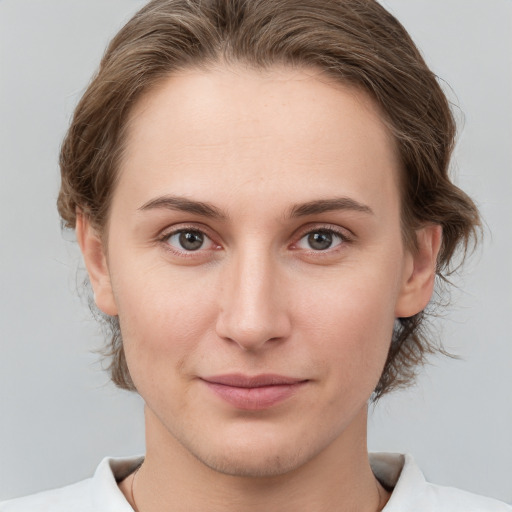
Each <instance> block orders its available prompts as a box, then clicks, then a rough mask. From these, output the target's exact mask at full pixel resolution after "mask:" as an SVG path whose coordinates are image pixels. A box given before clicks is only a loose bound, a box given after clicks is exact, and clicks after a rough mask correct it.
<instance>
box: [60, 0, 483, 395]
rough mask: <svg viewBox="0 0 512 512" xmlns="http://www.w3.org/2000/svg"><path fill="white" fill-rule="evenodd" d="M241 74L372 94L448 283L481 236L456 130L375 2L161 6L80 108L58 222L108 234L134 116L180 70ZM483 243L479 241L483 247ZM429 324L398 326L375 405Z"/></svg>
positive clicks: (404, 377) (126, 379) (408, 375)
mask: <svg viewBox="0 0 512 512" xmlns="http://www.w3.org/2000/svg"><path fill="white" fill-rule="evenodd" d="M220 61H223V62H227V63H230V62H239V63H243V64H245V65H248V66H252V67H255V68H259V69H264V68H267V67H269V66H272V65H276V64H284V65H289V66H300V67H303V66H307V67H315V68H319V69H321V70H323V71H324V73H326V74H327V75H328V76H330V77H331V78H334V80H336V81H338V82H341V83H345V84H351V85H355V86H356V87H358V88H360V89H362V90H364V91H366V92H367V93H368V94H369V95H370V96H371V97H373V99H374V101H375V102H376V103H377V104H378V105H379V107H380V109H381V111H382V112H383V116H384V117H385V121H386V123H387V124H388V126H389V128H390V130H391V132H392V134H393V135H394V138H395V140H396V144H397V147H398V152H399V155H400V158H401V162H402V171H403V172H402V191H401V192H402V223H403V233H404V240H405V242H406V243H407V244H408V246H409V247H412V248H414V245H415V236H414V230H415V229H417V228H418V227H419V226H421V225H423V224H426V223H435V224H439V225H441V226H442V228H443V241H442V246H441V251H440V254H439V258H438V266H437V275H438V278H440V279H441V280H444V279H446V276H447V275H449V272H450V268H451V267H450V262H451V261H452V259H453V256H454V254H455V253H456V249H457V248H458V247H462V248H463V249H464V251H463V252H464V253H465V251H466V250H467V248H468V244H469V242H470V240H471V239H472V237H473V236H475V235H476V234H477V229H478V227H479V225H480V220H479V215H478V210H477V209H476V207H475V205H474V203H473V202H472V201H471V199H470V198H469V197H468V196H467V195H466V194H464V192H462V191H461V190H460V189H458V188H457V187H456V186H455V185H454V184H453V183H452V182H451V181H450V179H449V175H448V166H449V161H450V156H451V152H452V149H453V145H454V137H455V122H454V119H453V116H452V113H451V111H450V108H449V104H448V101H447V99H446V97H445V95H444V94H443V92H442V90H441V87H440V86H439V84H438V81H437V79H436V76H435V75H434V74H433V73H432V71H430V69H429V68H428V67H427V65H426V64H425V62H424V60H423V58H422V57H421V55H420V53H419V51H418V49H417V48H416V46H415V45H414V43H413V42H412V40H411V38H410V37H409V35H408V34H407V32H406V31H405V29H404V28H403V26H402V25H401V24H400V23H399V22H398V21H397V20H396V19H395V18H394V17H393V16H392V15H391V14H390V13H388V12H387V11H386V10H385V9H384V8H383V7H382V6H381V5H380V4H379V3H377V2H376V1H374V0H153V1H152V2H150V3H148V4H147V5H146V6H145V7H144V8H142V9H141V10H140V11H139V12H138V13H137V14H136V15H135V16H134V17H133V18H132V19H131V20H130V21H129V22H128V23H127V24H126V25H125V26H124V28H122V29H121V31H120V32H119V33H118V34H117V35H116V36H115V38H114V39H113V40H112V42H111V43H110V45H109V46H108V48H107V50H106V53H105V55H104V57H103V59H102V61H101V65H100V68H99V71H98V73H97V75H96V76H95V77H94V79H93V80H92V82H91V84H90V85H89V87H88V89H87V91H86V92H85V94H84V95H83V97H82V99H81V101H80V103H79V104H78V106H77V108H76V110H75V114H74V117H73V121H72V124H71V127H70V128H69V131H68V134H67V136H66V138H65V140H64V143H63V146H62V152H61V159H60V165H61V172H62V186H61V190H60V194H59V198H58V208H59V213H60V215H61V217H62V219H63V224H64V225H65V226H66V227H69V228H74V226H75V222H76V214H77V211H81V212H83V213H84V214H85V215H87V216H88V217H89V219H90V221H91V223H92V224H93V225H94V226H95V227H96V228H97V229H98V230H99V231H100V232H102V229H103V228H104V227H105V223H106V221H107V219H108V213H109V206H110V204H111V198H112V194H113V191H114V188H115V183H116V175H117V171H118V162H119V158H120V155H121V152H122V147H123V140H124V133H123V131H124V127H125V125H126V120H127V116H128V115H129V113H130V110H131V108H132V106H133V105H134V103H135V102H136V101H137V100H138V99H139V98H140V96H141V94H142V93H144V92H146V91H147V90H148V89H149V88H151V87H152V86H154V85H155V84H156V83H157V82H158V81H159V80H161V79H162V78H164V77H166V76H168V75H169V74H170V73H173V72H174V71H176V70H178V69H183V68H187V67H198V66H208V65H211V64H214V63H216V62H220ZM475 239H476V238H475ZM108 321H109V323H110V327H111V333H110V335H111V341H110V346H109V351H108V353H109V355H110V356H112V362H111V366H110V371H111V376H112V380H113V381H114V382H115V383H116V384H117V385H118V386H120V387H122V388H125V389H134V386H133V382H132V380H131V378H130V374H129V371H128V368H127V365H126V360H125V357H124V352H123V345H122V338H121V333H120V331H119V323H118V321H117V318H110V319H108ZM437 350H439V347H438V345H437V343H435V342H434V341H433V340H432V339H431V338H429V337H428V336H427V335H426V334H425V330H424V312H421V313H419V314H417V315H415V316H413V317H410V318H400V319H398V320H397V322H396V328H395V331H394V333H393V339H392V340H391V344H390V350H389V355H388V359H387V361H386V364H385V367H384V371H383V373H382V376H381V379H380V381H379V383H378V386H377V388H376V389H375V393H374V397H376V398H378V397H380V396H381V395H382V394H384V393H386V392H388V391H390V390H391V389H393V388H396V387H400V386H405V385H406V384H408V383H409V382H411V381H412V379H413V378H414V376H415V373H416V368H417V367H418V365H420V364H422V363H423V362H424V361H425V357H426V355H427V354H430V353H433V352H435V351H437Z"/></svg>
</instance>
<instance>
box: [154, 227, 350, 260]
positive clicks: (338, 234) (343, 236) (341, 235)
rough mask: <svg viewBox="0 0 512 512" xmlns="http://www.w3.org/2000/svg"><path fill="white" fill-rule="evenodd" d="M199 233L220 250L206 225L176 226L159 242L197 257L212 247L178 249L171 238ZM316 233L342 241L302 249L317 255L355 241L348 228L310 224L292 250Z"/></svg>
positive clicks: (177, 252)
mask: <svg viewBox="0 0 512 512" xmlns="http://www.w3.org/2000/svg"><path fill="white" fill-rule="evenodd" d="M187 232H190V233H199V234H202V235H203V236H204V237H205V239H207V240H209V241H210V243H212V244H214V245H215V248H214V249H213V250H218V249H220V248H221V245H220V244H218V243H216V242H215V241H214V239H213V237H212V236H210V235H209V234H208V232H207V230H206V229H205V228H204V227H198V226H180V227H179V228H175V229H173V230H171V231H165V232H164V233H163V234H162V235H161V236H159V237H158V240H157V241H158V242H160V243H162V244H164V247H165V249H166V250H168V251H170V252H172V253H173V254H175V255H177V256H179V257H182V258H194V257H197V255H198V254H201V253H204V251H205V250H211V249H202V247H200V248H198V249H197V250H187V249H182V250H180V249H177V248H175V247H173V246H172V245H171V244H170V243H169V240H170V238H171V237H173V236H175V235H179V234H181V233H187ZM314 233H323V234H328V235H331V236H332V237H333V238H338V239H339V240H340V242H339V243H338V244H336V245H335V246H334V247H328V248H326V249H313V248H308V249H302V250H303V251H305V252H307V253H308V254H314V255H316V256H320V257H322V256H327V255H328V254H332V253H333V252H335V251H339V250H341V248H340V246H342V247H343V246H345V245H346V244H350V243H351V242H353V236H352V235H351V234H350V235H349V234H348V233H347V230H341V229H340V228H338V227H334V226H331V225H329V226H326V225H320V226H318V227H317V226H310V227H308V228H307V229H304V230H302V231H301V233H300V236H299V237H297V238H296V241H295V242H293V243H292V244H290V246H289V247H290V248H291V249H292V250H301V248H299V247H297V245H298V244H299V243H300V242H301V240H303V239H304V238H306V237H307V236H309V235H311V234H314Z"/></svg>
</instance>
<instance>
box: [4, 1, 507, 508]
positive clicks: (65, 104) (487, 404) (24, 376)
mask: <svg viewBox="0 0 512 512" xmlns="http://www.w3.org/2000/svg"><path fill="white" fill-rule="evenodd" d="M142 3H143V2H141V1H138V0H87V1H84V0H82V1H74V0H44V1H42V0H3V1H2V2H0V173H1V182H0V245H1V252H0V289H1V294H0V348H1V350H0V499H5V498H8V497H14V496H18V495H22V494H26V493H30V492H34V491H38V490H41V489H45V488H50V487H55V486H60V485H64V484H67V483H70V482H73V481H76V480H78V479H81V478H85V477H87V476H89V475H90V474H91V473H92V471H93V470H94V468H95V466H96V465H97V463H98V462H99V460H100V459H101V458H102V457H103V456H105V455H107V454H108V455H129V454H133V453H140V452H142V451H143V450H144V439H143V417H142V404H141V401H140V399H139V398H138V397H136V396H134V395H131V394H129V393H126V392H122V391H119V390H116V389H115V388H114V387H113V386H112V385H110V384H109V383H108V379H107V377H106V374H104V373H102V371H101V365H100V364H99V363H98V356H97V355H95V354H94V353H92V352H91V351H92V350H94V349H95V348H98V347H99V346H100V345H101V336H100V335H99V333H98V330H97V327H96V326H95V325H94V323H93V322H92V321H90V320H89V313H88V310H87V307H86V306H85V305H84V304H83V303H81V301H80V299H79V298H78V297H77V294H76V288H77V282H80V279H81V278H80V277H78V278H77V269H78V268H79V267H80V257H79V254H78V251H77V248H76V245H75V243H74V242H73V241H72V240H65V237H64V238H63V236H62V235H61V232H60V229H59V220H58V217H57V214H56V211H55V207H54V204H55V199H56V194H57V188H58V167H57V160H56V159H57V154H58V149H59V144H60V141H61V138H62V136H63V134H64V132H65V129H66V126H67V124H68V121H69V117H70V114H71V112H72V109H73V106H74V105H75V103H76V101H77V99H78V98H79V96H80V94H81V92H83V90H84V87H85V85H86V84H87V82H88V80H89V78H90V76H91V74H92V72H93V70H94V69H95V68H96V66H97V64H98V62H99V58H100V56H101V54H102V52H103V49H104V47H105V45H106V43H107V41H108V40H109V38H110V37H111V36H112V35H113V34H114V33H115V32H116V31H117V30H118V29H119V28H120V27H121V25H122V24H123V22H124V21H126V20H127V19H128V18H129V16H130V15H131V14H132V13H133V12H134V11H135V10H136V9H137V8H138V7H139V6H140V5H142ZM385 4H386V5H387V6H388V7H390V8H391V10H392V11H393V12H394V13H395V14H396V15H397V16H398V18H399V19H400V20H401V21H402V22H403V23H404V25H405V26H406V27H407V28H408V29H409V31H410V32H411V34H412V36H413V37H414V38H415V40H416V41H417V43H418V44H419V46H420V48H421V49H422V51H423V52H424V55H425V57H426V59H427V61H428V62H429V63H430V65H431V66H432V67H433V69H434V70H435V71H436V73H437V74H438V75H439V76H441V77H442V78H443V79H444V80H446V82H447V83H448V84H450V86H451V88H452V89H453V91H455V92H453V91H452V90H451V89H449V88H448V87H447V90H448V92H449V94H450V97H451V99H452V100H453V101H454V102H455V103H457V104H458V105H459V106H460V109H461V111H462V112H464V115H462V113H461V112H460V111H459V113H458V114H457V115H458V117H459V119H460V121H461V135H460V141H459V144H458V146H457V150H456V163H455V165H454V171H455V172H456V174H457V176H458V178H457V180H458V182H459V183H460V184H461V186H462V187H463V188H464V189H465V190H467V191H468V192H469V193H471V194H472V195H473V196H474V197H475V198H476V200H477V201H478V203H479V205H480V207H481V209H482V212H483V214H484V217H485V219H486V222H487V224H488V231H489V232H491V233H492V235H491V234H489V233H488V235H487V237H486V241H485V244H484V248H483V250H482V251H481V252H479V253H478V255H477V257H476V258H474V260H473V262H472V263H471V264H470V265H469V266H468V268H467V269H466V270H467V273H466V277H465V278H464V280H463V281H461V280H459V281H458V283H459V286H460V291H459V292H458V293H456V294H455V296H454V300H455V303H456V306H454V307H452V308H451V309H450V310H449V311H448V312H447V314H446V317H445V318H443V319H441V320H440V322H439V324H440V325H441V326H442V336H443V340H444V342H445V345H446V346H447V348H448V349H451V350H452V351H455V352H456V353H458V354H460V355H461V356H462V358H463V361H452V360H444V359H442V358H436V359H435V360H434V361H433V365H432V366H430V367H428V368H427V369H426V371H424V372H423V374H422V376H421V377H420V379H419V381H418V385H417V386H416V387H414V388H412V389H410V390H408V391H406V392H402V393H398V394H395V395H393V396H391V397H389V398H387V399H384V400H383V401H382V402H381V403H380V404H379V405H378V407H377V409H376V410H375V411H374V413H373V414H372V416H371V418H370V425H369V426H370V439H369V446H370V449H371V450H374V451H376V450H382V451H400V452H410V453H412V454H413V455H414V456H415V458H416V459H417V461H418V462H419V464H420V466H421V467H422V468H423V470H424V472H425V473H426V475H427V477H428V478H429V479H430V480H432V481H435V482H437V483H441V484H447V485H453V486H457V487H461V488H464V489H468V490H471V491H473V492H478V493H481V494H486V495H490V496H495V497H497V498H500V499H502V500H504V501H508V502H512V464H511V463H510V461H511V460H512V443H511V440H510V437H511V436H510V432H511V431H512V371H511V362H512V335H511V332H512V299H511V297H512V292H511V289H512V270H511V268H512V264H511V261H512V259H511V257H512V236H511V232H510V231H511V229H510V226H511V222H512V200H511V196H512V172H511V167H510V166H511V162H512V150H511V147H512V128H511V126H512V99H511V91H512V56H511V53H512V52H511V49H512V41H511V34H512V2H511V1H510V0H414V1H412V0H388V1H386V2H385ZM67 238H70V237H69V236H68V237H67Z"/></svg>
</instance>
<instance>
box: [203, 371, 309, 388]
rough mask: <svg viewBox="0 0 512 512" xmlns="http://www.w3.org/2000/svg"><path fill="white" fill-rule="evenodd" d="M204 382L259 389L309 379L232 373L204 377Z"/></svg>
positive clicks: (267, 374) (268, 374)
mask: <svg viewBox="0 0 512 512" xmlns="http://www.w3.org/2000/svg"><path fill="white" fill-rule="evenodd" d="M202 380H204V381H206V382H210V383H212V384H222V385H224V386H232V387H236V388H258V387H263V386H286V385H291V384H297V383H299V382H304V381H306V380H307V379H297V378H294V377H287V376H284V375H277V374H273V373H266V374H262V375H243V374H240V373H232V374H228V375H215V376H213V377H203V379H202Z"/></svg>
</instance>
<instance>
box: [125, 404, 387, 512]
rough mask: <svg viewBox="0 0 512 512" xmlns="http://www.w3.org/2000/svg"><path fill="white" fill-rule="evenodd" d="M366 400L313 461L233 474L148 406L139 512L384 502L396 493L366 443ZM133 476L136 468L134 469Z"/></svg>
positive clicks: (351, 506)
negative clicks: (186, 443) (211, 462)
mask: <svg viewBox="0 0 512 512" xmlns="http://www.w3.org/2000/svg"><path fill="white" fill-rule="evenodd" d="M366 420H367V415H366V408H365V409H364V410H361V411H360V413H359V414H358V416H357V417H356V418H355V420H354V421H353V422H352V423H351V424H350V425H349V426H348V428H347V429H346V430H345V431H344V432H343V434H342V435H341V436H339V437H338V438H337V439H335V440H334V441H333V442H332V443H331V444H330V445H329V446H328V447H327V448H325V449H324V450H323V451H322V452H320V453H318V454H317V455H316V456H315V457H314V458H313V459H311V460H310V461H308V462H307V463H306V464H304V465H302V466H300V467H299V468H296V469H294V470H293V471H290V472H287V473H285V474H281V475H277V476H272V477H245V476H232V475H226V474H223V473H220V472H218V471H215V470H213V469H210V468H209V467H207V466H206V465H205V464H203V463H202V462H200V461H199V460H198V459H196V458H195V457H194V456H193V455H191V454H190V453H189V452H188V451H187V450H186V449H185V448H184V447H183V446H182V445H181V444H180V443H178V442H177V441H176V439H175V438H174V437H173V436H171V435H170V434H169V432H168V431H167V430H166V429H165V427H164V426H163V425H162V424H161V423H160V422H159V421H158V419H157V418H156V417H155V416H154V415H153V414H152V412H151V411H150V410H148V409H146V443H147V453H146V459H145V461H144V464H143V465H142V467H141V468H140V471H139V472H138V473H137V476H136V480H135V481H132V479H131V478H128V479H127V480H126V481H125V482H123V484H122V485H121V489H122V491H123V492H124V493H125V495H126V497H127V499H128V501H130V503H131V505H132V506H134V503H133V502H132V500H131V488H132V484H133V490H134V496H135V501H136V507H134V508H136V509H137V510H138V512H170V511H172V512H185V511H186V512H190V511H196V510H197V511H200V510H205V507H206V506H207V508H208V510H209V511H210V512H221V511H222V512H231V511H233V512H235V511H236V512H253V511H255V510H265V511H266V512H278V511H279V512H282V511H283V510H293V511H294V512H306V511H307V512H313V511H314V512H333V511H336V512H344V511H349V510H350V511H353V510H358V511H361V512H366V511H367V512H375V511H377V510H381V509H382V507H383V506H384V505H385V503H386V502H387V499H388V498H389V494H388V493H387V492H386V491H385V490H384V489H383V488H382V487H381V486H380V484H379V483H378V482H377V480H376V479H375V477H374V475H373V473H372V471H371V468H370V465H369V462H368V453H367V448H366ZM132 478H133V475H132Z"/></svg>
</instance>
